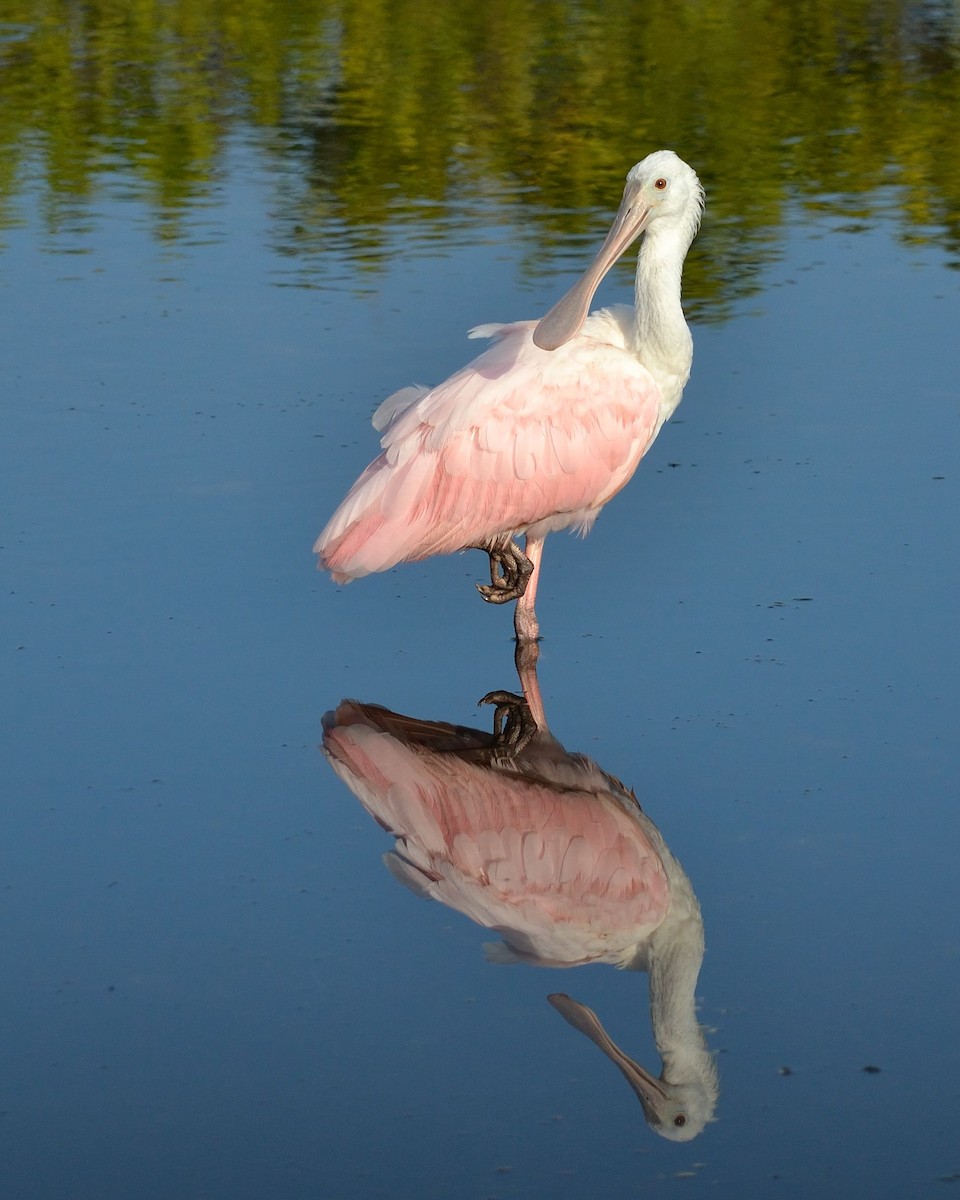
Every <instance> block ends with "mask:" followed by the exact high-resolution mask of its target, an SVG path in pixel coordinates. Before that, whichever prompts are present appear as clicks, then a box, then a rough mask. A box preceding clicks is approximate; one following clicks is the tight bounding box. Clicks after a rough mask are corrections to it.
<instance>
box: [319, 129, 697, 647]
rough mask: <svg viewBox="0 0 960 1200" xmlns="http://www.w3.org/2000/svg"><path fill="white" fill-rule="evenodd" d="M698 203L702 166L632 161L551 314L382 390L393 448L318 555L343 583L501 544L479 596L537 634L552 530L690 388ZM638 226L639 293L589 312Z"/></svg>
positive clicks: (603, 491) (589, 517)
mask: <svg viewBox="0 0 960 1200" xmlns="http://www.w3.org/2000/svg"><path fill="white" fill-rule="evenodd" d="M702 211H703V188H702V187H701V186H700V181H699V179H698V178H697V176H696V174H695V173H694V172H693V170H692V169H691V168H690V167H688V166H687V164H686V163H685V162H683V161H682V160H681V159H680V158H678V157H677V155H676V154H674V153H673V151H672V150H658V151H656V152H655V153H654V154H650V155H648V156H647V158H645V159H644V160H643V161H642V162H639V163H637V165H636V166H635V167H634V168H633V169H632V170H631V171H630V173H629V174H628V175H627V182H626V187H625V188H624V191H623V200H622V201H621V204H620V209H619V211H618V212H617V215H616V217H615V218H614V222H613V225H612V227H611V229H610V232H609V233H608V234H607V237H606V240H605V241H604V243H603V245H602V246H601V247H600V250H599V252H598V253H597V256H596V258H595V259H594V260H593V262H592V264H591V265H590V267H589V268H588V269H587V271H586V273H585V274H584V275H583V277H582V278H581V279H580V280H579V281H578V282H577V283H576V284H574V286H573V287H572V288H571V289H570V291H569V292H567V294H566V295H565V296H564V297H563V298H562V299H561V300H560V301H559V302H558V303H557V304H555V305H554V306H553V308H552V309H550V311H549V312H548V313H547V315H546V316H545V317H544V318H543V319H542V320H541V321H539V322H537V321H520V322H517V323H515V324H510V325H479V326H477V327H476V328H475V329H472V330H471V331H470V336H471V337H474V338H477V337H485V338H492V339H493V343H494V344H493V345H492V346H491V347H490V348H489V349H488V350H485V351H484V352H483V353H482V354H481V355H480V356H479V357H478V358H475V359H474V360H473V362H471V363H469V364H468V365H467V366H466V367H464V368H463V369H462V370H460V371H457V372H456V374H454V375H451V376H450V378H449V379H447V380H446V381H445V382H443V383H441V384H438V385H437V386H436V387H434V388H431V389H427V388H417V387H413V388H404V389H403V390H402V391H399V392H397V393H396V394H395V395H393V396H390V397H389V398H388V399H387V400H385V401H384V402H383V404H381V406H380V408H379V409H378V410H377V412H376V413H375V415H374V418H373V424H374V427H375V428H376V429H377V430H378V431H380V432H381V433H382V435H383V436H382V438H381V443H380V444H381V446H382V447H383V453H382V454H381V455H380V457H379V458H377V459H376V460H375V461H374V462H372V463H371V464H370V466H368V467H367V469H366V470H365V471H364V472H363V474H362V475H361V476H360V478H359V479H358V480H357V481H356V483H355V484H354V485H353V487H352V488H351V489H350V491H349V492H348V493H347V495H346V497H345V499H344V500H343V502H342V503H341V505H340V507H339V508H338V509H337V511H336V512H335V513H334V514H333V516H332V517H331V518H330V521H329V522H328V524H327V526H326V528H325V529H324V530H323V532H322V533H321V534H320V536H319V538H318V539H317V542H316V544H315V546H314V552H315V553H316V554H318V555H319V563H318V565H319V567H320V568H322V569H326V570H328V571H330V572H331V574H332V576H333V578H334V580H336V581H337V582H338V583H347V582H349V581H350V580H352V579H359V578H360V577H361V576H363V575H369V574H370V573H371V572H373V571H385V570H387V569H388V568H389V567H393V566H395V565H396V564H397V563H401V562H411V561H416V560H419V559H423V558H429V557H431V556H432V555H435V554H452V553H453V552H454V551H458V550H465V549H469V548H476V549H481V550H484V551H486V553H487V554H488V555H489V557H490V583H489V584H478V585H477V587H478V588H479V590H480V593H481V595H482V596H483V598H484V599H485V600H488V601H491V602H492V603H495V604H502V603H504V602H506V601H509V600H516V601H517V606H516V610H515V614H514V626H515V629H516V634H517V638H518V640H525V639H532V638H536V637H537V636H539V627H538V624H537V617H536V612H535V611H534V601H535V598H536V592H537V582H538V577H539V572H540V558H541V554H542V551H543V540H544V538H545V537H546V535H547V534H548V533H550V532H552V531H553V530H557V529H567V528H571V527H572V528H574V529H577V530H579V531H580V532H582V533H586V532H587V531H588V530H589V529H590V527H591V526H592V525H593V523H594V521H595V520H596V518H597V515H598V513H599V512H600V509H601V508H603V506H604V505H605V504H606V503H607V501H608V500H609V499H611V497H613V496H614V495H616V493H617V492H619V491H620V489H621V488H622V487H623V486H624V485H625V484H626V483H627V481H628V480H629V479H630V477H631V476H632V475H633V473H634V471H635V470H636V468H637V464H638V463H639V462H640V459H641V458H642V457H643V455H644V454H645V453H646V451H647V450H648V449H649V447H650V445H651V443H652V442H653V440H654V438H655V437H656V436H657V434H658V433H659V431H660V427H661V425H662V424H663V423H664V421H665V420H666V419H667V418H668V417H669V416H670V414H671V413H672V412H673V411H674V409H675V408H676V407H677V405H678V404H679V403H680V397H681V394H682V392H683V388H684V385H685V384H686V382H687V379H688V378H689V375H690V365H691V362H692V359H693V339H692V338H691V336H690V330H689V329H688V328H687V324H686V321H685V320H684V317H683V309H682V307H681V304H680V277H681V271H682V268H683V260H684V258H685V257H686V253H687V250H688V249H689V246H690V243H691V242H692V241H693V238H694V236H695V235H696V232H697V228H698V226H699V223H700V215H701V213H702ZM644 231H645V232H644ZM641 232H644V237H643V240H642V242H641V243H640V251H639V254H638V255H637V275H636V288H635V304H634V307H630V306H629V305H616V306H614V307H611V308H603V309H600V310H598V311H597V312H595V313H593V314H592V315H590V316H587V313H588V310H589V307H590V303H591V301H592V299H593V296H594V293H595V292H596V290H597V287H598V286H599V284H600V281H601V279H602V278H603V276H604V275H605V274H606V273H607V271H608V270H609V269H610V267H611V266H612V265H613V264H614V262H616V260H617V259H618V258H619V257H620V256H621V255H622V254H623V253H624V251H625V250H626V249H627V247H628V246H629V245H630V243H631V242H633V241H634V240H635V239H636V238H637V236H638V235H639V234H640V233H641ZM520 533H523V534H524V535H525V538H526V540H525V545H524V550H523V552H521V550H520V548H519V547H518V546H517V544H516V542H515V540H514V539H515V538H516V537H517V536H518V535H519V534H520Z"/></svg>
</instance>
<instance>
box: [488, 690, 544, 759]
mask: <svg viewBox="0 0 960 1200" xmlns="http://www.w3.org/2000/svg"><path fill="white" fill-rule="evenodd" d="M479 703H480V704H495V705H496V708H495V709H494V710H493V744H494V745H495V746H496V748H497V750H498V752H499V753H500V754H501V755H502V756H503V757H505V758H515V757H516V756H517V755H518V754H519V753H520V752H521V751H522V750H523V749H524V747H525V746H526V745H527V743H528V742H529V741H530V739H531V738H532V737H533V735H534V734H535V733H536V732H537V729H538V728H539V727H538V725H537V722H536V721H535V720H534V719H533V716H532V714H531V712H530V706H529V705H528V704H527V701H526V700H525V698H524V697H523V696H518V695H516V694H515V693H514V692H502V691H497V692H487V694H486V695H485V696H482V697H481V698H480V701H479Z"/></svg>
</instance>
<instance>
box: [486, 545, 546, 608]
mask: <svg viewBox="0 0 960 1200" xmlns="http://www.w3.org/2000/svg"><path fill="white" fill-rule="evenodd" d="M475 549H477V550H484V551H486V553H487V554H489V556H490V582H489V583H478V584H477V591H478V592H479V593H480V595H481V596H482V597H483V598H484V600H486V601H488V602H489V603H490V604H506V603H507V601H508V600H516V599H518V598H519V597H520V596H522V595H523V594H524V592H525V590H526V588H527V583H528V580H529V579H530V576H531V575H532V574H533V570H534V564H533V563H532V562H531V561H530V559H529V558H527V556H526V555H525V554H524V553H523V551H522V550H521V549H520V547H519V546H518V545H517V543H516V542H515V541H513V539H512V538H511V539H508V540H507V541H505V542H491V543H489V544H488V545H485V546H482V545H481V546H476V547H475Z"/></svg>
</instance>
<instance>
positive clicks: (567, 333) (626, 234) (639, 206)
mask: <svg viewBox="0 0 960 1200" xmlns="http://www.w3.org/2000/svg"><path fill="white" fill-rule="evenodd" d="M638 190H639V189H638V187H637V185H635V184H633V183H632V182H631V183H628V184H627V186H626V188H625V189H624V192H623V200H622V201H621V202H620V208H619V209H618V210H617V215H616V216H615V217H614V219H613V224H612V225H611V227H610V232H609V233H608V234H607V236H606V237H605V238H604V241H603V245H602V246H601V247H600V249H599V250H598V251H597V255H596V257H595V258H594V260H593V262H592V263H591V264H590V266H589V267H588V268H587V269H586V271H585V272H584V273H583V275H582V276H581V277H580V279H578V280H577V282H576V283H575V284H574V285H573V287H572V288H571V289H570V290H569V291H568V292H567V293H566V295H564V296H562V297H561V298H560V299H559V300H558V301H557V303H556V304H555V305H554V306H553V308H551V309H550V311H549V312H548V313H547V314H546V316H545V317H543V318H542V319H541V321H540V323H539V324H538V325H537V327H536V329H535V330H534V331H533V340H534V343H535V344H536V345H537V346H539V347H540V349H541V350H558V349H559V348H560V347H561V346H562V345H563V344H564V343H565V342H569V341H570V339H571V338H572V337H576V335H577V334H578V333H579V332H580V328H581V326H582V325H583V323H584V321H585V320H586V319H587V314H588V312H589V311H590V304H591V302H592V300H593V297H594V293H595V292H596V290H597V288H598V287H599V286H600V281H601V280H602V279H603V277H604V275H606V273H607V272H608V271H609V270H610V268H611V267H612V266H613V264H614V263H615V262H616V261H617V259H618V258H619V257H620V256H621V255H622V254H623V253H624V251H625V250H626V249H627V247H628V246H629V245H630V243H631V242H633V241H635V240H636V238H638V237H639V236H640V234H641V233H642V232H643V230H644V228H645V227H646V224H647V221H648V219H649V217H650V207H649V205H648V204H646V203H644V202H643V200H642V198H641V197H640V196H638V195H637V192H638Z"/></svg>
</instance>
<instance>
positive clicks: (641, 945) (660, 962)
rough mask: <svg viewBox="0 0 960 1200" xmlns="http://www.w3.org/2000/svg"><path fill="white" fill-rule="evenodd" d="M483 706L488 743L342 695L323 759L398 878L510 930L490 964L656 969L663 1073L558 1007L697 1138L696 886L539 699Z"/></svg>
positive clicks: (699, 947) (565, 1004) (652, 1119)
mask: <svg viewBox="0 0 960 1200" xmlns="http://www.w3.org/2000/svg"><path fill="white" fill-rule="evenodd" d="M485 699H489V700H491V701H492V702H494V703H496V704H497V705H498V711H499V713H500V717H501V719H502V718H503V717H504V716H506V724H505V726H504V725H503V723H502V720H501V727H500V731H499V733H496V734H495V735H494V736H491V735H490V734H487V733H483V732H481V731H480V730H475V729H468V728H464V727H462V726H457V725H449V724H445V723H442V722H436V721H423V720H419V719H417V718H413V717H407V716H402V715H401V714H399V713H394V712H391V711H390V710H388V709H385V708H380V707H378V706H376V705H370V704H361V703H359V702H357V701H354V700H345V701H344V702H343V703H342V704H341V705H340V706H339V707H338V708H337V710H336V712H333V713H328V714H327V716H326V717H325V718H324V734H323V747H324V751H325V753H326V755H327V757H328V759H329V761H330V764H331V766H332V767H333V769H334V771H335V772H336V773H337V775H338V776H339V777H340V778H341V779H342V780H343V781H344V783H346V785H347V787H349V788H350V790H351V791H352V792H353V793H354V795H356V796H357V798H358V799H359V800H360V802H361V804H362V805H363V806H364V808H365V809H366V810H367V811H368V812H369V813H370V815H371V816H372V817H373V818H374V819H375V820H376V821H377V822H378V823H379V824H380V825H381V826H382V827H383V828H384V829H386V830H387V831H388V832H389V833H391V834H392V835H393V836H394V838H395V839H396V840H395V844H394V848H393V850H392V851H390V852H389V853H388V854H386V855H385V857H384V861H385V862H386V864H387V866H388V867H389V868H390V870H391V872H392V873H393V875H395V876H396V878H397V879H398V880H400V882H401V883H403V884H405V885H406V886H407V887H409V888H411V889H412V890H413V891H414V892H416V893H417V894H418V895H421V896H425V897H429V898H432V899H434V900H439V901H440V902H441V903H443V904H446V905H449V906H450V907H451V908H454V909H456V910H457V911H459V912H462V913H464V914H465V915H466V916H468V917H470V919H471V920H473V921H475V922H476V923H477V924H479V925H482V926H484V927H486V928H490V929H495V930H496V931H497V933H499V934H500V935H501V937H502V939H503V941H502V942H498V943H496V944H494V945H493V946H490V947H488V948H487V953H488V957H489V958H491V959H493V960H494V961H499V962H518V961H522V962H527V963H532V964H535V965H539V966H546V967H572V966H578V965H581V964H585V963H594V962H605V963H613V964H615V965H616V966H618V967H626V968H628V969H632V970H645V971H647V972H649V985H650V1015H651V1020H652V1025H653V1032H654V1037H655V1039H656V1043H657V1048H658V1050H659V1052H660V1055H661V1058H662V1061H663V1067H662V1070H661V1072H660V1075H659V1078H658V1077H656V1076H654V1075H652V1074H651V1073H650V1072H648V1071H646V1070H645V1069H644V1068H643V1067H642V1066H640V1064H639V1063H637V1062H635V1061H634V1060H633V1059H631V1058H629V1057H628V1056H627V1055H626V1054H624V1052H623V1051H622V1050H620V1049H619V1047H618V1046H616V1044H615V1043H614V1042H613V1041H612V1040H611V1039H610V1038H609V1037H608V1035H607V1034H606V1032H605V1031H604V1029H603V1027H602V1026H601V1025H600V1022H599V1021H598V1019H597V1017H596V1015H595V1014H594V1013H593V1012H592V1011H591V1010H590V1009H588V1008H586V1007H585V1006H584V1005H582V1004H580V1003H579V1002H578V1001H576V1000H571V999H570V997H569V996H566V995H563V994H559V995H553V996H551V997H550V1002H551V1003H552V1004H553V1005H554V1007H555V1008H557V1009H558V1010H559V1011H560V1012H561V1013H562V1014H563V1015H564V1016H565V1017H566V1019H567V1020H568V1021H569V1022H570V1023H571V1024H573V1025H574V1026H575V1027H576V1028H577V1029H579V1030H581V1032H583V1033H585V1034H586V1035H587V1036H588V1037H589V1038H590V1039H591V1040H592V1041H593V1042H594V1043H595V1044H596V1045H598V1046H599V1047H600V1048H601V1049H602V1050H603V1051H604V1053H606V1054H607V1055H609V1056H610V1058H611V1059H613V1061H614V1062H615V1063H616V1064H617V1066H618V1067H619V1068H620V1070H621V1071H622V1072H623V1074H624V1075H625V1077H626V1078H627V1080H628V1082H629V1083H630V1085H631V1087H633V1089H634V1090H635V1091H636V1093H637V1096H638V1097H639V1099H640V1103H641V1105H642V1106H643V1112H644V1116H645V1117H646V1119H647V1122H648V1123H649V1124H650V1125H651V1127H652V1128H654V1129H655V1130H656V1131H657V1132H658V1133H660V1134H662V1135H663V1136H664V1137H666V1138H670V1139H671V1140H673V1141H688V1140H690V1139H691V1138H693V1137H696V1135H697V1134H698V1133H700V1131H701V1130H702V1129H703V1127H704V1125H705V1124H706V1123H707V1121H709V1120H710V1119H711V1118H712V1115H713V1111H714V1108H715V1106H716V1101H717V1091H718V1084H717V1073H716V1069H715V1067H714V1062H713V1058H712V1056H711V1054H710V1052H709V1051H708V1049H707V1047H706V1043H705V1041H704V1038H703V1033H702V1031H701V1029H700V1026H699V1025H698V1024H697V1018H696V1012H695V1003H694V989H695V987H696V982H697V976H698V973H699V970H700V963H701V961H702V958H703V922H702V920H701V917H700V908H699V905H698V904H697V900H696V897H695V896H694V893H693V889H692V887H691V886H690V881H689V879H688V878H687V876H686V875H685V874H684V872H683V869H682V868H681V866H680V864H679V863H678V862H677V860H676V859H675V858H674V857H673V855H672V854H671V853H670V851H669V850H668V849H667V847H666V845H665V844H664V841H663V838H662V836H661V835H660V832H659V830H658V829H657V827H656V826H655V825H654V824H653V822H652V821H651V820H650V818H649V817H647V816H646V814H644V813H643V812H642V811H641V809H640V806H639V804H638V803H637V800H636V797H635V796H634V794H633V793H632V792H631V791H628V790H627V789H626V788H625V787H624V786H623V784H621V783H620V782H619V781H618V780H616V779H614V778H613V777H612V776H611V775H608V774H607V773H606V772H605V771H603V770H601V768H600V767H598V766H597V765H596V764H595V763H594V762H592V761H591V760H590V759H589V758H586V757H584V756H583V755H580V754H569V753H568V752H567V751H566V750H564V748H563V747H562V746H561V745H560V743H559V742H557V741H556V740H555V739H554V738H553V737H552V736H551V735H550V734H549V733H548V732H547V731H546V729H545V728H540V729H534V730H533V731H532V732H531V731H530V729H529V725H530V721H531V713H532V711H533V709H536V708H537V705H538V703H539V697H536V698H535V699H534V702H533V705H532V706H528V705H527V704H526V703H525V702H524V700H523V699H522V698H520V697H518V696H512V697H511V694H510V693H505V692H497V693H491V694H490V696H489V697H485ZM511 699H512V706H513V711H512V712H511V711H507V710H508V709H510V707H511ZM515 727H516V728H523V729H525V730H526V732H525V733H524V734H523V735H522V736H521V737H520V738H519V739H517V738H515V737H514V736H513V735H514V733H515V732H516V728H515Z"/></svg>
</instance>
